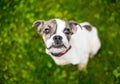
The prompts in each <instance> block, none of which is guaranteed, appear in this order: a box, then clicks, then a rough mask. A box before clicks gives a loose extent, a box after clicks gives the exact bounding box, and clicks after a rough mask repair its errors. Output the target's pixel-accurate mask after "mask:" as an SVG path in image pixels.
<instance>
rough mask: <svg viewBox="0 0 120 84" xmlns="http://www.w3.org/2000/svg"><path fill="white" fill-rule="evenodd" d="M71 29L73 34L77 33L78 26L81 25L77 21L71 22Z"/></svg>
mask: <svg viewBox="0 0 120 84" xmlns="http://www.w3.org/2000/svg"><path fill="white" fill-rule="evenodd" d="M68 25H69V27H70V28H71V29H72V31H73V33H75V32H76V31H77V28H78V27H77V26H78V25H79V24H78V23H77V22H75V21H69V22H68Z"/></svg>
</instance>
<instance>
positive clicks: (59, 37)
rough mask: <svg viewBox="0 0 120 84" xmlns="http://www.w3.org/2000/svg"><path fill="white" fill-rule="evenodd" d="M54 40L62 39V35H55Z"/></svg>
mask: <svg viewBox="0 0 120 84" xmlns="http://www.w3.org/2000/svg"><path fill="white" fill-rule="evenodd" d="M53 40H55V41H56V40H57V41H60V40H62V36H59V35H57V36H54V37H53Z"/></svg>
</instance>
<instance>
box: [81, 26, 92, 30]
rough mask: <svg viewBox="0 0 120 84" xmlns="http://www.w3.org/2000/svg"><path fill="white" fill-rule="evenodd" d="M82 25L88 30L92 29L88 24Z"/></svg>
mask: <svg viewBox="0 0 120 84" xmlns="http://www.w3.org/2000/svg"><path fill="white" fill-rule="evenodd" d="M83 27H85V28H86V29H87V30H88V31H92V27H91V26H90V25H84V26H83Z"/></svg>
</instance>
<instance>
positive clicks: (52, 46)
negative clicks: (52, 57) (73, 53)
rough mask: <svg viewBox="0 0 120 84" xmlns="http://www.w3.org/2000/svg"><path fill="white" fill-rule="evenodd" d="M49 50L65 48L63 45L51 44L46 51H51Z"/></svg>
mask: <svg viewBox="0 0 120 84" xmlns="http://www.w3.org/2000/svg"><path fill="white" fill-rule="evenodd" d="M51 48H56V49H57V48H58V49H59V48H67V47H66V46H65V45H64V44H63V43H62V44H52V45H51V46H50V47H49V48H47V49H51Z"/></svg>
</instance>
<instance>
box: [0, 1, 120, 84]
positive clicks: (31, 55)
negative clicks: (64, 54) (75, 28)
mask: <svg viewBox="0 0 120 84" xmlns="http://www.w3.org/2000/svg"><path fill="white" fill-rule="evenodd" d="M52 18H61V19H64V20H75V21H77V22H84V21H88V22H90V23H91V24H93V25H94V26H96V27H97V29H98V33H99V36H100V39H101V43H102V47H101V50H100V51H99V53H98V54H97V55H96V56H95V58H93V59H90V60H89V63H88V67H87V70H86V71H82V72H80V71H78V69H77V66H73V65H67V66H58V65H56V64H55V63H54V61H53V60H52V59H51V58H50V56H49V55H47V54H45V46H44V43H43V40H42V38H41V36H40V35H38V33H37V30H36V29H32V28H31V25H32V23H33V22H34V21H35V20H38V19H40V20H42V19H45V20H49V19H52ZM0 84H120V0H0Z"/></svg>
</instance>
